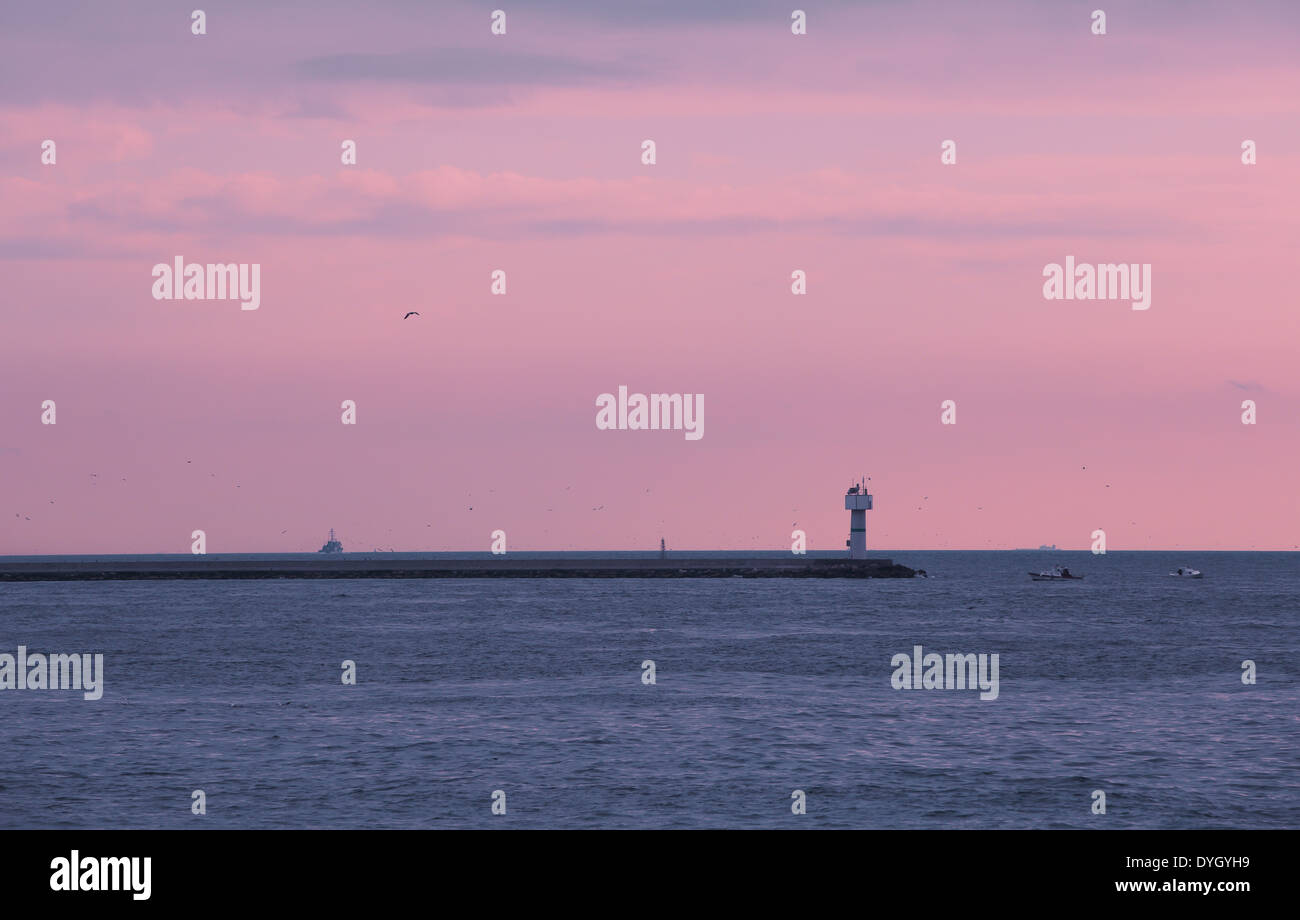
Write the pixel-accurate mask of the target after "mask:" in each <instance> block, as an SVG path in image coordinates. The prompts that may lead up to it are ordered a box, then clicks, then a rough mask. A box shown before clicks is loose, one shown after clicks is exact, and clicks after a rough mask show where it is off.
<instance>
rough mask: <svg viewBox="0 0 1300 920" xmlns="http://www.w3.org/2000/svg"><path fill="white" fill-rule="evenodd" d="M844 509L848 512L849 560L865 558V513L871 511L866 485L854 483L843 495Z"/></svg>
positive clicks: (864, 482)
mask: <svg viewBox="0 0 1300 920" xmlns="http://www.w3.org/2000/svg"><path fill="white" fill-rule="evenodd" d="M844 508H845V510H847V511H848V512H849V539H848V540H847V541H846V545H847V546H848V548H849V558H850V559H866V558H867V512H868V511H870V510H871V493H870V492H868V491H867V483H866V480H865V479H864V480H863V481H862V482H859V483H855V484H854V485H852V486H850V487H849V491H848V492H846V493H845V495H844Z"/></svg>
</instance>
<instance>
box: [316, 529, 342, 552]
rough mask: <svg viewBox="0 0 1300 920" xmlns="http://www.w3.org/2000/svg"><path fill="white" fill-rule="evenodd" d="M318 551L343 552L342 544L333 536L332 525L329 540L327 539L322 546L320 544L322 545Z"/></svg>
mask: <svg viewBox="0 0 1300 920" xmlns="http://www.w3.org/2000/svg"><path fill="white" fill-rule="evenodd" d="M319 552H322V553H341V552H343V544H342V543H340V542H339V541H338V540H336V539H335V538H334V528H333V527H331V528H330V540H329V542H328V543H326V544H325V545H324V546H322V547H321V548H320V550H319Z"/></svg>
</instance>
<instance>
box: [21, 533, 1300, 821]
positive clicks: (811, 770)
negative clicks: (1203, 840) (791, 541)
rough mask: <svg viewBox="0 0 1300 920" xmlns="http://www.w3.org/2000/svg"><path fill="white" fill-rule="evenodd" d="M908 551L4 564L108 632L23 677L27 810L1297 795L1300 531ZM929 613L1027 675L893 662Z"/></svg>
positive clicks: (1005, 802) (1276, 804)
mask: <svg viewBox="0 0 1300 920" xmlns="http://www.w3.org/2000/svg"><path fill="white" fill-rule="evenodd" d="M882 555H883V553H882ZM891 555H892V556H893V558H894V559H895V560H896V561H898V562H901V563H904V564H906V565H911V566H913V567H919V568H925V569H927V570H928V571H929V572H930V573H931V574H932V575H933V576H934V577H932V578H929V579H914V580H879V581H862V582H854V581H819V580H782V579H760V580H749V579H735V578H732V579H721V580H706V579H699V580H696V579H690V580H665V579H629V580H621V579H620V580H565V579H561V580H542V581H531V580H493V579H485V580H463V581H462V580H438V579H427V580H426V579H413V580H392V581H390V580H381V579H375V580H339V581H334V580H325V581H298V580H278V581H161V582H101V583H95V582H72V583H15V584H0V652H7V653H9V654H11V655H13V654H16V653H17V647H18V645H20V644H22V645H25V646H27V647H28V649H29V650H30V651H31V652H99V653H102V654H103V655H104V657H105V663H104V669H105V691H104V695H103V698H102V699H100V700H97V701H87V700H84V699H82V697H81V694H80V693H76V692H58V691H38V690H3V691H0V726H3V730H4V735H3V745H2V747H0V751H2V752H3V753H2V754H0V757H2V759H0V826H4V827H181V828H192V827H341V828H351V827H480V826H482V827H496V826H512V827H1008V828H1034V827H1110V828H1115V827H1142V828H1165V827H1245V828H1253V827H1291V828H1295V827H1300V769H1298V768H1300V705H1298V704H1300V628H1298V626H1297V622H1298V620H1297V617H1298V615H1300V554H1296V553H1179V554H1168V553H1110V554H1107V555H1106V556H1102V557H1094V556H1091V555H1089V554H1087V553H1038V552H1032V553H1031V552H1026V553H1011V552H1001V553H975V552H970V553H965V552H950V553H908V552H895V553H893V554H891ZM1052 562H1061V563H1064V564H1066V565H1068V566H1069V567H1070V568H1071V569H1072V570H1073V571H1075V572H1079V573H1083V574H1085V575H1086V580H1085V581H1083V582H1078V583H1071V584H1054V583H1041V582H1040V583H1035V582H1031V581H1030V580H1029V578H1028V576H1027V574H1026V573H1027V572H1028V570H1030V569H1035V570H1036V569H1038V568H1041V567H1042V566H1043V565H1046V564H1050V563H1052ZM1184 563H1186V564H1191V565H1195V566H1196V567H1198V568H1200V569H1202V570H1204V571H1205V573H1206V577H1205V578H1204V579H1203V580H1201V581H1186V580H1179V579H1174V578H1169V577H1168V576H1167V574H1166V573H1168V572H1169V571H1172V570H1173V569H1174V568H1175V567H1177V566H1178V565H1180V564H1184ZM917 644H920V645H922V646H923V647H924V648H925V650H926V651H927V652H928V651H935V652H939V653H949V652H954V653H986V654H991V653H997V654H998V655H999V693H998V697H997V699H994V700H981V699H980V698H979V694H978V691H959V690H953V691H943V690H912V691H908V690H895V689H893V688H892V686H891V680H890V678H891V674H892V673H893V670H894V669H893V667H891V659H892V658H893V656H894V655H895V654H898V653H908V654H910V653H911V652H912V648H913V646H914V645H917ZM344 659H350V660H353V661H355V662H356V666H357V674H358V683H357V685H356V686H345V685H344V684H343V683H342V682H341V680H340V674H341V673H342V671H341V668H340V664H341V662H342V661H343V660H344ZM648 659H649V660H653V661H654V663H655V670H656V676H657V683H655V684H654V685H653V686H650V685H646V684H644V683H643V682H642V679H641V674H642V662H643V661H645V660H648ZM1246 659H1251V660H1253V661H1254V662H1255V663H1256V666H1257V669H1258V683H1257V684H1255V685H1254V686H1247V685H1244V684H1243V683H1242V680H1241V673H1242V662H1243V660H1246ZM195 789H202V790H204V792H205V793H206V797H207V814H206V815H205V816H202V817H196V816H193V815H192V814H191V812H190V802H191V793H192V792H193V790H195ZM498 789H499V790H504V791H505V793H506V804H507V814H506V815H505V816H494V815H493V814H492V813H491V796H492V793H493V790H498ZM796 789H801V790H804V791H805V793H806V795H807V814H806V815H802V816H795V815H792V814H791V808H790V803H791V792H792V791H793V790H796ZM1097 789H1101V790H1104V791H1105V793H1106V796H1107V800H1106V804H1107V813H1106V814H1105V815H1104V816H1102V815H1093V814H1091V805H1092V795H1091V794H1092V792H1093V790H1097Z"/></svg>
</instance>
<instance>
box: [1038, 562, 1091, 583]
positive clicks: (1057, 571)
mask: <svg viewBox="0 0 1300 920" xmlns="http://www.w3.org/2000/svg"><path fill="white" fill-rule="evenodd" d="M1029 577H1030V578H1032V579H1033V580H1034V581H1083V576H1082V575H1071V574H1070V570H1069V569H1063V568H1061V567H1060V566H1059V565H1057V566H1053V567H1052V571H1050V572H1030V573H1029Z"/></svg>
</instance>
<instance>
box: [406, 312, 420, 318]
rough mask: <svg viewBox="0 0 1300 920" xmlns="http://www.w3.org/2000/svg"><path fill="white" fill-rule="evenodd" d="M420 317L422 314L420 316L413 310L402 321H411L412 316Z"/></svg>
mask: <svg viewBox="0 0 1300 920" xmlns="http://www.w3.org/2000/svg"><path fill="white" fill-rule="evenodd" d="M419 315H420V314H419V313H418V312H416V311H415V310H412V311H411V312H410V313H408V314H406V315H405V316H403V317H402V319H410V318H411V317H412V316H419Z"/></svg>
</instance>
